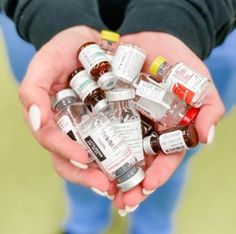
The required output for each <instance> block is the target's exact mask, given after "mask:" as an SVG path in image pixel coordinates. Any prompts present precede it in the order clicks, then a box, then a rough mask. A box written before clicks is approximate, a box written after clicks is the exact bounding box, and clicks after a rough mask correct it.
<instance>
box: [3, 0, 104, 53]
mask: <svg viewBox="0 0 236 234" xmlns="http://www.w3.org/2000/svg"><path fill="white" fill-rule="evenodd" d="M0 2H1V9H2V10H3V11H4V12H5V14H6V15H7V16H9V17H10V18H11V19H12V20H13V21H14V22H15V25H16V28H17V31H18V33H19V34H20V36H21V37H22V38H23V39H24V40H26V41H29V42H31V43H32V44H33V45H34V46H35V47H36V48H37V49H38V48H40V47H41V46H42V45H43V44H44V43H45V42H47V41H48V40H49V39H50V38H51V37H52V36H54V35H55V34H56V33H58V32H60V31H62V30H63V29H66V28H68V27H72V26H75V25H86V26H89V27H92V28H94V29H97V30H100V29H102V28H105V26H104V25H103V23H102V20H101V19H100V16H99V8H98V4H97V1H94V0H79V1H78V0H56V1H50V0H18V1H16V0H0Z"/></svg>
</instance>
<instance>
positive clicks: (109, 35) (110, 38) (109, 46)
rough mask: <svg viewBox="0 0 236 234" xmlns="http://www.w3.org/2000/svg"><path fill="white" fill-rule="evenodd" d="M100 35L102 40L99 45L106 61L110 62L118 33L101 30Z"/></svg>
mask: <svg viewBox="0 0 236 234" xmlns="http://www.w3.org/2000/svg"><path fill="white" fill-rule="evenodd" d="M100 36H101V40H102V41H101V45H100V47H101V49H102V50H103V51H104V52H105V53H106V57H107V59H108V62H109V63H112V60H113V57H114V54H115V46H116V44H117V42H118V41H119V39H120V34H119V33H116V32H113V31H109V30H102V31H101V33H100Z"/></svg>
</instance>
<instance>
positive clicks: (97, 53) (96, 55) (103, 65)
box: [78, 42, 117, 90]
mask: <svg viewBox="0 0 236 234" xmlns="http://www.w3.org/2000/svg"><path fill="white" fill-rule="evenodd" d="M78 58H79V61H80V62H81V64H82V66H83V67H84V69H85V70H86V72H87V73H88V74H90V75H91V76H92V77H93V79H94V80H95V81H97V82H98V85H99V86H100V87H101V88H102V89H103V90H109V89H112V88H113V87H114V86H115V85H116V83H117V78H116V77H115V76H114V74H113V73H112V72H111V71H110V70H111V65H110V63H109V62H108V59H107V57H106V54H105V52H104V51H103V50H102V49H101V47H100V46H99V45H97V44H96V43H95V42H87V43H85V44H83V45H82V46H81V47H80V48H79V51H78Z"/></svg>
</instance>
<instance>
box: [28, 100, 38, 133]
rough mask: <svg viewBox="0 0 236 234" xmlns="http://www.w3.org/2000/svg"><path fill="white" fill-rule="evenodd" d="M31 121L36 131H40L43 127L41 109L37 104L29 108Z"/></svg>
mask: <svg viewBox="0 0 236 234" xmlns="http://www.w3.org/2000/svg"><path fill="white" fill-rule="evenodd" d="M29 120H30V124H31V126H32V128H33V130H34V131H38V130H39V128H40V125H41V114H40V110H39V107H38V106H37V105H35V104H33V105H31V106H30V108H29Z"/></svg>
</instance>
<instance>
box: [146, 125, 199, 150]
mask: <svg viewBox="0 0 236 234" xmlns="http://www.w3.org/2000/svg"><path fill="white" fill-rule="evenodd" d="M197 144H198V134H197V130H196V128H195V127H194V125H192V124H190V125H187V126H179V127H175V128H171V129H167V130H164V131H159V132H153V133H152V134H151V135H150V136H147V137H145V138H144V139H143V150H144V152H145V153H146V154H148V155H156V154H158V153H159V152H163V153H164V154H173V153H177V152H181V151H185V150H188V149H189V148H192V147H195V146H196V145H197Z"/></svg>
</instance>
